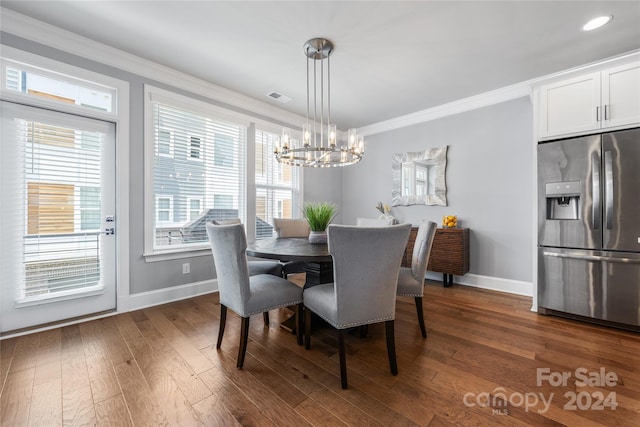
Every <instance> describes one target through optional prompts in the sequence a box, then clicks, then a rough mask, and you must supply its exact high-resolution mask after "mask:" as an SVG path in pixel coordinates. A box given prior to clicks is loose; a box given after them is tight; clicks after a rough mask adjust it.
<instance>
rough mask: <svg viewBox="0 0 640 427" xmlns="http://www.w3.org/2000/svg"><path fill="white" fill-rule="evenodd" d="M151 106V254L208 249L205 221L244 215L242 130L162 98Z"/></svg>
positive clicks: (244, 133)
mask: <svg viewBox="0 0 640 427" xmlns="http://www.w3.org/2000/svg"><path fill="white" fill-rule="evenodd" d="M150 102H151V108H152V117H153V118H152V127H153V148H152V150H151V151H152V152H153V153H154V156H153V193H154V200H155V203H156V206H155V208H154V209H153V212H155V217H154V218H152V219H150V218H147V220H151V221H153V250H154V251H156V250H160V251H162V250H168V249H176V248H185V249H189V248H193V247H196V246H203V245H208V240H207V233H206V227H205V224H206V223H207V222H209V221H212V220H214V219H229V218H244V217H245V215H246V214H245V204H246V201H245V179H244V176H245V173H246V168H245V162H246V160H245V159H246V156H245V147H246V125H245V124H239V123H234V122H233V120H228V119H226V118H221V117H219V116H217V115H216V113H214V112H213V111H212V112H209V111H207V109H206V108H189V107H188V106H184V104H183V103H181V102H176V103H175V104H174V103H172V102H171V100H170V99H168V97H167V96H166V95H165V96H163V97H156V98H154V97H153V96H152V97H151V101H150ZM148 190H149V188H147V191H148Z"/></svg>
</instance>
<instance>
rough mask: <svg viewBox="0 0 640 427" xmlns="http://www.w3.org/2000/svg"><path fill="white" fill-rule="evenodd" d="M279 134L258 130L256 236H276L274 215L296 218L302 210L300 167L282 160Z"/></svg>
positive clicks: (258, 237)
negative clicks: (276, 149)
mask: <svg viewBox="0 0 640 427" xmlns="http://www.w3.org/2000/svg"><path fill="white" fill-rule="evenodd" d="M276 139H277V135H276V134H274V133H270V132H266V131H262V130H257V131H256V239H261V238H265V237H272V236H273V235H274V234H273V227H272V224H273V218H274V217H276V218H296V217H299V216H300V214H301V211H302V209H301V208H302V207H301V199H302V198H301V197H300V187H301V183H300V181H301V177H300V169H299V168H297V167H293V166H289V165H285V164H282V163H279V162H278V161H277V160H276V158H275V156H274V155H273V152H274V144H275V142H276Z"/></svg>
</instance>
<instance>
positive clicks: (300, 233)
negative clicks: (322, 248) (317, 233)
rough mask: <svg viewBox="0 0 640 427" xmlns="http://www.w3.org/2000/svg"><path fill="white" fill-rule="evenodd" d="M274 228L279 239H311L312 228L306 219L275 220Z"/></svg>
mask: <svg viewBox="0 0 640 427" xmlns="http://www.w3.org/2000/svg"><path fill="white" fill-rule="evenodd" d="M273 228H274V229H275V230H276V233H277V236H278V237H309V233H310V232H311V228H309V223H308V222H307V220H306V219H304V218H299V219H292V218H273Z"/></svg>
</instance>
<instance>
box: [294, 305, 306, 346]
mask: <svg viewBox="0 0 640 427" xmlns="http://www.w3.org/2000/svg"><path fill="white" fill-rule="evenodd" d="M303 312H304V304H302V303H300V304H298V305H296V341H297V342H298V345H302V315H303ZM305 332H306V330H305Z"/></svg>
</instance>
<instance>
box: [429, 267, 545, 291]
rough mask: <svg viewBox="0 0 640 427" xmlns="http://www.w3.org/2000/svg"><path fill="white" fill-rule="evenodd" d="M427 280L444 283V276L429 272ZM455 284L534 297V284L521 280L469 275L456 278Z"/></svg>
mask: <svg viewBox="0 0 640 427" xmlns="http://www.w3.org/2000/svg"><path fill="white" fill-rule="evenodd" d="M427 279H429V280H434V281H440V282H442V274H440V273H433V272H431V271H428V272H427ZM454 283H456V284H458V285H465V286H471V287H473V288H480V289H488V290H492V291H499V292H507V293H509V294H516V295H523V296H527V297H533V283H531V282H524V281H520V280H512V279H503V278H500V277H492V276H482V275H479V274H471V273H467V274H465V275H464V276H455V279H454Z"/></svg>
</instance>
